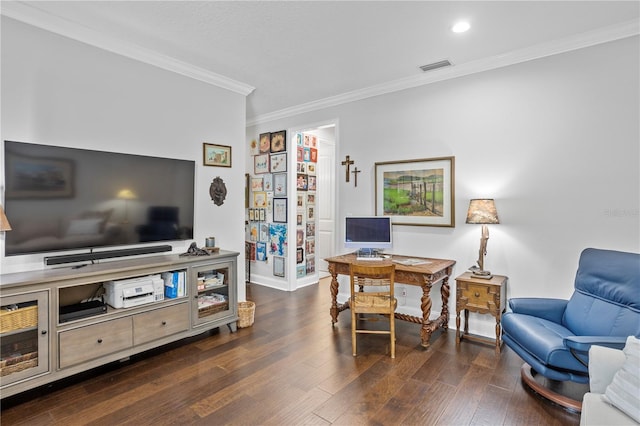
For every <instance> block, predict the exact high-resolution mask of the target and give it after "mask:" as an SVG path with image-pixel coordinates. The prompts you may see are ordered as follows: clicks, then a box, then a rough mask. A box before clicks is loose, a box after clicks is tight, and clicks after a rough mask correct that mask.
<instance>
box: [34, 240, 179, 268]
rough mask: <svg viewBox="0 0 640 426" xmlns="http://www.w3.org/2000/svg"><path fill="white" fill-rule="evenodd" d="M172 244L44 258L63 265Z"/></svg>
mask: <svg viewBox="0 0 640 426" xmlns="http://www.w3.org/2000/svg"><path fill="white" fill-rule="evenodd" d="M171 250H173V248H172V247H171V246H170V245H168V244H167V245H161V246H149V247H136V248H129V249H120V250H106V251H92V252H89V253H78V254H63V255H61V256H48V257H45V258H44V263H45V265H62V264H65V263H73V262H86V261H93V260H100V259H111V258H114V257H125V256H137V255H140V254H151V253H161V252H165V251H171Z"/></svg>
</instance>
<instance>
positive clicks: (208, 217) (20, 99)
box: [0, 16, 246, 300]
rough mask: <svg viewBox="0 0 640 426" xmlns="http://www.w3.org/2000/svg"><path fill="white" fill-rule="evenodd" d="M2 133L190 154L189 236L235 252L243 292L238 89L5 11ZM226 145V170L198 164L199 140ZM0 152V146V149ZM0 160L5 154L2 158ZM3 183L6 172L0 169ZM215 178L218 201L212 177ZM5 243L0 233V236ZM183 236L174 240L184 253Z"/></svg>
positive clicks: (31, 265) (26, 259)
mask: <svg viewBox="0 0 640 426" xmlns="http://www.w3.org/2000/svg"><path fill="white" fill-rule="evenodd" d="M1 53H2V75H1V77H2V129H1V139H2V141H4V140H16V141H23V142H33V143H41V144H50V145H62V146H69V147H77V148H89V149H99V150H106V151H117V152H125V153H133V154H143V155H153V156H160V157H169V158H179V159H188V160H194V161H195V162H196V194H195V204H196V206H195V209H196V210H195V212H196V218H195V219H196V220H195V236H194V239H195V241H196V242H198V244H199V245H204V239H205V237H207V236H215V237H216V244H217V245H218V246H221V247H222V248H224V249H227V250H233V251H237V252H240V258H239V268H238V280H239V282H240V284H241V285H240V286H239V298H240V300H244V297H245V290H244V288H245V287H244V284H243V283H244V268H245V267H244V243H243V241H244V233H243V221H242V217H241V216H240V215H238V212H240V211H243V210H244V166H243V164H244V161H243V159H244V158H245V156H246V152H245V150H246V144H245V143H244V135H245V128H244V127H245V97H244V96H242V95H240V94H237V93H234V92H231V91H228V90H224V89H221V88H218V87H214V86H212V85H208V84H205V83H202V82H199V81H195V80H192V79H189V78H187V77H183V76H180V75H177V74H174V73H171V72H168V71H165V70H161V69H159V68H155V67H153V66H150V65H146V64H143V63H140V62H137V61H134V60H131V59H127V58H125V57H122V56H118V55H115V54H112V53H109V52H106V51H103V50H101V49H98V48H95V47H91V46H88V45H86V44H83V43H80V42H76V41H73V40H70V39H68V38H65V37H62V36H58V35H55V34H53V33H49V32H47V31H43V30H40V29H37V28H35V27H32V26H29V25H25V24H23V23H20V22H17V21H15V20H12V19H9V18H6V17H4V16H3V17H2V51H1ZM203 142H210V143H218V144H223V145H230V146H232V154H233V159H234V161H233V164H234V167H232V168H219V167H205V166H203V165H202V143H203ZM0 155H2V154H0ZM2 163H3V161H2ZM1 175H2V177H1V178H2V179H3V180H2V181H0V186H4V173H1ZM217 176H220V177H221V178H222V179H223V180H224V182H225V183H226V185H227V190H228V195H227V198H226V201H225V202H224V204H223V205H222V206H220V207H218V206H216V205H214V204H213V202H212V201H211V198H210V197H209V185H210V184H211V182H212V180H213V179H214V178H215V177H217ZM0 244H1V245H4V236H0ZM187 247H188V243H177V244H175V246H174V252H178V253H181V252H184V251H186V248H187ZM0 249H1V250H2V257H0V266H1V268H2V272H3V273H8V272H14V271H21V270H29V269H38V268H42V267H43V261H42V256H18V257H9V258H5V257H4V256H3V255H4V247H3V246H0Z"/></svg>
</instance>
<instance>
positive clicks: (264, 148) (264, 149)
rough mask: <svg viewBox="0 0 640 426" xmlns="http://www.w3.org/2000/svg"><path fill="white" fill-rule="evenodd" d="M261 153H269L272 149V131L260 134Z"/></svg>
mask: <svg viewBox="0 0 640 426" xmlns="http://www.w3.org/2000/svg"><path fill="white" fill-rule="evenodd" d="M259 147H260V148H259V150H260V154H267V153H269V152H270V151H271V133H261V134H260V145H259Z"/></svg>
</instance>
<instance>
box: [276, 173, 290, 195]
mask: <svg viewBox="0 0 640 426" xmlns="http://www.w3.org/2000/svg"><path fill="white" fill-rule="evenodd" d="M273 196H274V197H286V196H287V174H286V173H277V174H274V175H273Z"/></svg>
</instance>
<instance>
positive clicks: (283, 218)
mask: <svg viewBox="0 0 640 426" xmlns="http://www.w3.org/2000/svg"><path fill="white" fill-rule="evenodd" d="M273 221H274V222H278V223H287V199H286V198H274V199H273Z"/></svg>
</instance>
